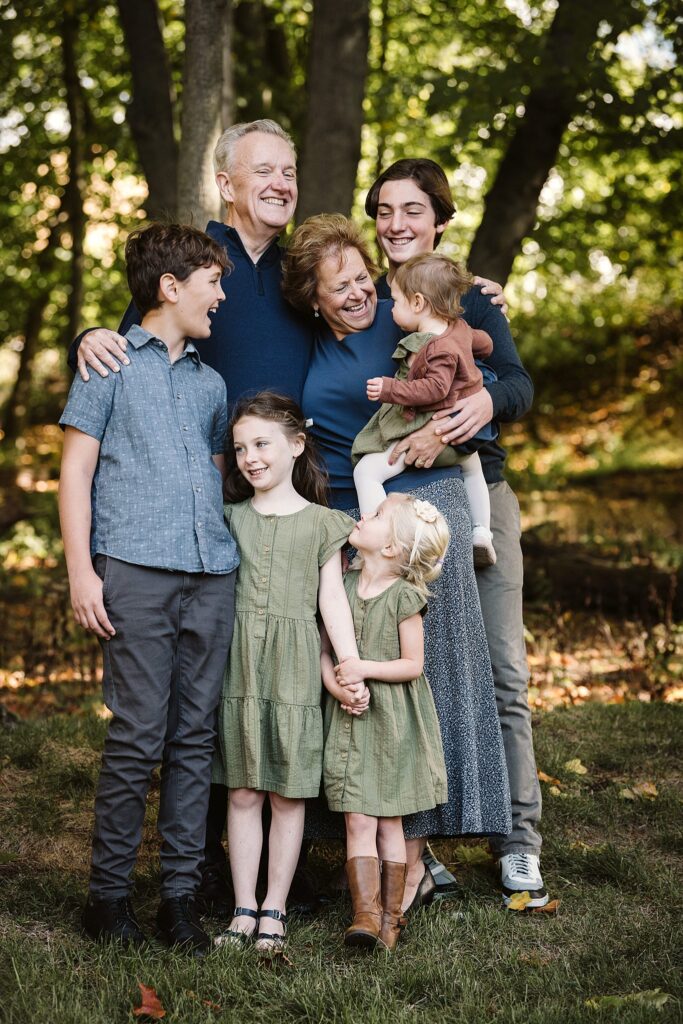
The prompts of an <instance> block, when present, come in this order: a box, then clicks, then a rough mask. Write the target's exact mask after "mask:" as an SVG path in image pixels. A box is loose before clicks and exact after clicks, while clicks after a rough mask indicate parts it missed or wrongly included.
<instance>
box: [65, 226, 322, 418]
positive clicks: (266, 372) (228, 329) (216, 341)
mask: <svg viewBox="0 0 683 1024" xmlns="http://www.w3.org/2000/svg"><path fill="white" fill-rule="evenodd" d="M206 233H207V234H208V235H210V236H211V238H213V239H214V241H216V242H218V244H219V245H221V246H223V248H224V249H225V250H226V251H227V253H228V256H229V257H230V259H231V261H232V263H233V266H234V269H233V270H232V272H231V273H230V274H225V275H224V276H223V278H222V280H221V285H222V287H223V291H224V292H225V301H224V302H221V304H220V306H219V307H218V311H217V312H216V313H215V314H212V316H213V326H212V329H211V337H209V338H200V339H197V340H195V341H194V344H195V345H196V347H197V350H198V351H199V353H200V355H201V357H202V360H203V362H205V363H206V364H207V365H208V366H211V367H213V369H214V370H216V371H217V372H218V373H220V375H221V377H222V378H223V380H224V381H225V383H226V387H227V389H228V406H229V408H230V409H232V407H233V405H234V404H235V402H236V401H237V399H238V398H240V397H241V396H242V395H244V394H246V393H248V392H251V393H254V394H255V393H256V392H257V391H264V390H272V391H278V392H279V393H281V394H283V393H284V394H286V395H289V396H290V397H291V398H294V399H295V400H296V401H297V402H301V395H302V392H303V386H304V380H305V378H306V371H307V369H308V364H309V361H310V358H311V349H312V344H313V331H312V325H311V320H310V319H307V318H305V317H303V316H302V315H301V314H299V313H297V312H296V311H295V310H294V309H293V308H292V307H291V306H290V305H289V303H287V302H286V301H285V299H284V298H283V295H282V292H281V290H280V283H281V280H282V269H281V262H282V251H281V249H280V247H279V246H278V244H277V241H274V242H273V243H272V244H271V245H270V246H269V247H268V248H267V249H266V251H265V252H264V253H263V255H262V256H261V258H260V259H259V261H258V262H257V263H254V262H253V261H252V259H251V257H250V256H249V254H248V253H247V251H246V249H245V248H244V246H243V244H242V241H241V239H240V237H239V235H238V234H237V232H236V231H235V229H234V228H231V227H228V226H227V225H226V224H219V223H218V221H215V220H212V221H209V224H208V225H207V228H206ZM139 322H140V315H139V313H138V311H137V309H136V308H135V305H134V304H133V303H131V304H130V305H129V307H128V309H127V310H126V313H125V315H124V317H123V320H122V321H121V326H120V327H119V333H120V334H125V333H126V331H127V330H128V328H129V327H130V326H131V325H132V324H137V323H139ZM87 330H88V331H89V330H92V328H91V327H89V328H88V329H87ZM86 333H87V331H83V332H82V333H81V334H80V335H79V336H78V338H77V339H76V341H75V342H74V343H73V345H72V346H71V349H70V351H69V365H70V366H71V368H72V369H73V370H75V369H76V353H77V350H78V345H79V344H80V342H81V339H82V338H83V335H84V334H86Z"/></svg>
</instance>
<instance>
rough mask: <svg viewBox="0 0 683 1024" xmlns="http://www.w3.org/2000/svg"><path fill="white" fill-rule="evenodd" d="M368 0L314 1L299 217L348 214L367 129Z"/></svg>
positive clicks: (301, 218)
mask: <svg viewBox="0 0 683 1024" xmlns="http://www.w3.org/2000/svg"><path fill="white" fill-rule="evenodd" d="M369 34H370V11H369V0H344V2H343V3H339V0H315V3H314V6H313V27H312V29H311V43H310V60H309V74H308V88H307V91H308V119H307V123H306V134H305V139H304V146H303V159H302V164H301V188H300V193H299V219H300V220H303V219H304V218H305V217H308V216H310V215H311V214H313V213H320V212H331V211H341V212H342V213H347V214H348V213H350V212H351V206H352V204H353V191H354V187H355V184H356V170H357V167H358V160H359V158H360V146H361V129H362V127H363V95H364V91H365V78H366V75H367V70H368V41H369Z"/></svg>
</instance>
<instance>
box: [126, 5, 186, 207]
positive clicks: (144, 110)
mask: <svg viewBox="0 0 683 1024" xmlns="http://www.w3.org/2000/svg"><path fill="white" fill-rule="evenodd" d="M118 4H119V16H120V18H121V25H122V26H123V34H124V36H125V40H126V49H127V50H128V53H129V55H130V67H131V77H132V83H133V88H132V93H133V98H132V101H131V104H130V106H129V108H128V114H127V118H128V124H129V125H130V130H131V134H132V136H133V139H134V141H135V145H136V147H137V151H138V156H139V158H140V164H141V166H142V170H143V172H144V175H145V178H146V179H147V188H148V189H149V195H148V198H147V202H146V203H145V209H146V211H147V214H148V216H149V217H150V218H151V219H152V220H172V219H174V218H175V215H176V201H177V182H178V146H177V144H176V140H175V135H174V131H173V89H172V85H171V76H170V74H169V69H168V62H167V60H166V50H165V49H164V40H163V37H162V34H161V25H160V21H159V10H158V8H157V3H156V0H118Z"/></svg>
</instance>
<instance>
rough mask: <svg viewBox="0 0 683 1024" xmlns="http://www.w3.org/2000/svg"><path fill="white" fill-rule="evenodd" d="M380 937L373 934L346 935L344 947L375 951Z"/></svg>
mask: <svg viewBox="0 0 683 1024" xmlns="http://www.w3.org/2000/svg"><path fill="white" fill-rule="evenodd" d="M377 941H378V936H377V935H373V934H372V932H351V933H350V934H349V933H347V934H346V935H344V945H345V946H351V948H352V949H374V948H375V946H376V945H377Z"/></svg>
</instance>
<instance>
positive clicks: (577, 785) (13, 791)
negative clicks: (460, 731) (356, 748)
mask: <svg viewBox="0 0 683 1024" xmlns="http://www.w3.org/2000/svg"><path fill="white" fill-rule="evenodd" d="M682 721H683V711H682V710H681V709H680V708H679V707H675V706H672V705H665V704H639V703H632V704H626V705H620V706H607V707H605V706H599V705H585V706H583V707H580V708H571V709H567V710H557V711H554V712H552V713H548V714H544V715H541V716H539V717H538V719H537V721H536V730H535V736H536V749H537V757H538V764H539V768H541V769H542V770H543V771H544V772H546V773H547V774H548V775H551V776H553V777H555V778H557V779H558V780H559V783H560V784H559V786H555V787H554V791H555V795H552V792H551V784H546V783H544V784H543V791H544V800H545V807H544V822H543V831H544V837H545V847H544V858H543V867H544V874H545V877H546V882H547V884H548V887H549V888H550V890H551V896H552V897H555V898H558V899H559V900H560V901H561V902H560V908H559V912H558V914H557V915H556V916H552V915H543V914H515V913H512V912H509V911H504V910H503V909H501V903H500V897H499V894H498V890H497V886H496V874H495V868H494V865H493V862H492V861H491V860H490V859H488V858H487V857H486V856H485V854H484V846H483V844H478V845H477V844H474V843H472V842H466V841H463V840H452V841H448V842H441V843H436V844H435V847H436V849H437V852H438V853H440V854H441V856H442V857H443V858H444V859H445V860H446V861H447V862H448V863H449V864H450V865H451V866H453V867H454V868H455V871H456V873H457V875H458V877H459V879H460V881H461V890H460V893H459V895H458V896H457V898H456V899H454V900H453V901H450V902H448V903H441V904H439V905H438V906H437V907H434V908H432V909H430V910H428V911H423V912H421V913H419V914H418V915H416V916H414V917H413V918H412V920H411V922H410V925H409V928H408V930H407V932H406V934H405V937H404V940H403V941H402V943H401V944H400V946H399V948H398V951H397V953H396V954H395V955H394V956H393V957H387V956H386V955H384V954H379V953H378V954H372V955H370V956H363V955H359V954H354V953H352V952H351V951H348V950H346V949H345V948H344V946H343V945H342V943H341V939H340V934H341V931H342V928H343V926H344V923H345V921H346V920H347V917H348V907H347V906H346V905H345V904H344V903H343V902H340V903H339V904H337V905H334V906H332V907H331V908H330V909H329V910H326V911H325V912H324V913H323V914H322V915H321V916H319V917H318V918H316V919H315V920H313V921H312V922H310V923H303V922H296V921H295V922H294V923H293V924H292V927H291V929H290V940H289V945H288V950H287V955H288V960H287V961H283V962H280V963H278V964H276V965H275V966H263V965H261V964H259V963H258V962H257V961H256V960H255V959H254V958H253V956H251V955H249V952H248V951H247V952H242V951H232V950H225V949H223V950H221V951H220V952H216V953H214V954H212V955H211V956H210V957H208V958H207V959H206V960H205V961H203V962H195V961H192V960H188V959H186V958H184V957H182V956H178V955H176V954H171V953H169V952H167V951H165V950H162V949H160V948H158V947H155V946H153V945H150V947H149V948H148V949H146V950H145V951H144V952H142V953H121V952H117V951H115V950H112V949H102V948H99V947H97V946H94V945H93V944H91V943H89V942H87V941H85V940H84V939H82V938H81V937H80V935H79V932H78V919H79V914H80V908H81V904H82V901H83V897H84V892H85V888H86V880H87V861H88V845H89V833H90V826H91V802H92V797H93V792H94V785H95V779H96V774H97V763H98V749H99V746H100V744H101V740H102V736H103V732H104V723H102V722H101V721H100V720H99V719H97V718H96V717H95V716H92V715H80V716H77V715H74V716H69V717H66V716H60V717H56V718H54V719H52V720H47V721H43V722H40V723H35V724H34V723H27V724H23V725H20V726H19V727H18V728H17V729H15V730H14V731H12V732H6V733H2V734H0V792H1V793H2V799H1V803H0V808H1V809H0V908H1V910H0V1020H2V1021H7V1022H8V1024H9V1022H11V1024H26V1022H28V1021H31V1022H38V1024H72V1022H73V1024H100V1022H101V1024H118V1022H129V1021H133V1020H134V1019H136V1018H134V1017H133V1015H132V1009H133V1007H134V1006H135V1005H137V1004H138V1002H139V997H138V987H137V983H138V982H143V983H144V984H146V985H150V986H152V987H154V988H155V989H156V990H157V992H158V994H159V996H160V998H161V1000H162V1002H163V1004H164V1006H165V1008H166V1010H167V1015H166V1017H165V1018H164V1021H165V1022H169V1024H170V1022H182V1024H195V1022H196V1024H200V1022H212V1021H226V1022H227V1021H245V1022H246V1021H249V1022H252V1021H253V1022H255V1024H258V1022H277V1024H287V1022H294V1021H310V1022H318V1021H334V1022H344V1024H346V1022H348V1024H357V1022H358V1024H380V1022H382V1024H385V1022H398V1021H415V1020H424V1021H430V1022H431V1021H449V1022H450V1021H453V1022H460V1021H462V1022H465V1021H466V1022H468V1024H478V1022H488V1021H492V1022H501V1024H502V1022H506V1024H507V1022H510V1024H512V1022H518V1024H573V1022H583V1021H587V1022H588V1021H590V1022H596V1024H601V1022H607V1021H610V1022H612V1021H618V1022H619V1024H622V1022H623V1024H636V1022H638V1024H640V1022H648V1021H662V1022H664V1021H678V1020H680V1019H681V1016H682V1008H683V990H682V987H681V985H680V966H681V964H680V938H679V936H680V920H681V900H680V891H681V882H682V879H681V870H680V869H681V853H682V851H683V840H682V829H681V778H680V766H681V763H682V759H681V744H682V739H681V737H682V730H681V725H682ZM575 759H578V760H579V761H580V762H582V764H583V765H584V766H585V767H586V769H587V772H586V774H583V775H580V774H575V773H574V772H572V771H571V770H570V769H569V768H568V767H567V762H570V761H572V760H575ZM643 782H651V783H654V784H655V785H656V787H657V796H656V797H655V798H654V799H646V798H640V799H636V800H628V799H626V798H625V797H624V796H623V795H622V790H624V789H625V788H626V787H632V786H634V785H636V784H638V783H643ZM154 796H155V793H154V792H153V794H152V803H153V801H154ZM153 817H154V807H153V806H152V807H151V808H150V814H149V816H148V827H147V829H146V838H145V844H144V846H143V850H142V853H141V858H140V864H139V869H138V873H137V876H136V891H135V902H136V905H137V906H138V908H139V911H140V915H139V916H140V918H141V921H142V923H143V925H144V926H145V927H146V928H147V929H148V930H150V931H151V928H152V925H153V918H154V913H155V910H156V901H157V895H156V893H157V883H158V877H157V865H156V859H155V851H156V846H157V838H156V834H155V832H154V828H153ZM339 856H340V855H339V852H338V851H337V850H335V848H334V847H333V846H332V845H329V846H321V847H320V848H316V849H314V853H313V861H314V863H316V864H317V865H318V868H319V870H320V872H321V874H322V875H329V873H330V871H331V870H332V865H333V863H334V861H335V858H338V857H339ZM656 989H659V990H660V993H666V994H667V995H668V996H669V998H668V1000H667V1001H666V1002H665V1003H664V1004H663V1005H660V1006H659V1007H658V1005H657V999H656V997H652V996H648V995H647V993H648V992H652V991H653V990H656ZM639 994H640V995H639ZM603 996H618V997H626V996H631V997H632V998H630V999H628V1000H626V1001H621V1002H618V1003H616V1004H615V1005H609V1004H601V1005H599V1006H598V1008H591V1007H590V1006H588V1005H587V1000H590V999H593V998H597V997H603ZM208 1004H213V1005H208Z"/></svg>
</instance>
